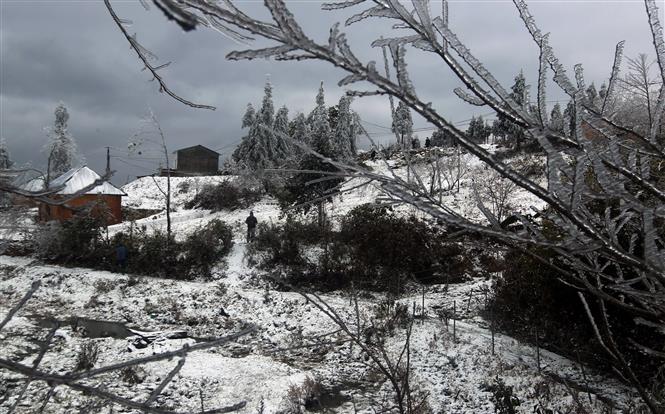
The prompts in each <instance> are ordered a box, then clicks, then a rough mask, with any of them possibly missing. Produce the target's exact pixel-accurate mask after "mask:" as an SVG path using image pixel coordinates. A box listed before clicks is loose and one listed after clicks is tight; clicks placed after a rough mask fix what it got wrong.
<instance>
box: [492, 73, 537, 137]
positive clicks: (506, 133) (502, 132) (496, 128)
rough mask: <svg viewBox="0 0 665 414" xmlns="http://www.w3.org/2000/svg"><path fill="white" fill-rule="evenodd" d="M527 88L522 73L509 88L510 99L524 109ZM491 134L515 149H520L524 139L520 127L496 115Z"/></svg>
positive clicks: (526, 101)
mask: <svg viewBox="0 0 665 414" xmlns="http://www.w3.org/2000/svg"><path fill="white" fill-rule="evenodd" d="M528 88H529V87H528V85H527V84H526V79H525V78H524V73H523V72H522V71H520V73H519V74H518V75H517V76H515V82H514V83H513V86H511V88H510V89H511V92H510V97H511V98H512V99H513V100H514V101H515V102H516V103H517V104H518V105H520V106H522V107H526V106H528ZM492 133H493V134H494V136H495V137H497V138H500V139H501V140H503V141H509V142H511V143H512V146H513V147H514V148H516V149H519V148H521V147H522V144H523V143H524V140H525V138H526V134H525V132H524V130H523V129H522V128H521V127H520V126H518V125H515V124H514V123H512V122H511V121H510V120H509V119H508V118H506V117H505V116H503V115H502V114H498V115H497V119H496V120H495V121H494V123H493V124H492Z"/></svg>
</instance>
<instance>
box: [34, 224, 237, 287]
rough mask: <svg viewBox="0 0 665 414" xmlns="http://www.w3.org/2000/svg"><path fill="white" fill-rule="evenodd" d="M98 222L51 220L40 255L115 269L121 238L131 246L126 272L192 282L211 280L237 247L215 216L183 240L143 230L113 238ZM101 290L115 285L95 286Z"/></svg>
mask: <svg viewBox="0 0 665 414" xmlns="http://www.w3.org/2000/svg"><path fill="white" fill-rule="evenodd" d="M98 225H99V222H98V221H96V220H94V219H90V218H85V217H83V218H73V219H71V220H70V221H67V222H65V223H63V224H49V225H48V226H46V227H45V230H44V231H43V232H42V234H41V236H40V237H39V239H38V244H39V246H40V248H39V250H38V251H39V252H40V255H41V257H43V258H44V259H45V260H47V261H50V262H53V263H61V264H74V265H79V266H88V267H92V268H95V269H103V270H110V271H117V270H118V266H117V264H116V259H115V257H116V256H115V255H116V252H115V249H116V247H117V246H118V244H119V243H120V242H122V243H123V244H124V245H125V247H126V248H127V253H128V255H127V256H128V261H127V268H126V269H125V270H126V271H127V272H128V273H133V274H141V275H147V276H159V277H166V278H173V279H186V280H191V279H194V278H196V277H205V278H208V277H210V276H211V270H212V268H213V266H214V265H215V264H216V263H217V262H219V261H220V260H221V259H222V258H223V257H224V256H226V255H227V254H228V253H229V251H230V250H231V247H232V246H233V232H232V230H231V227H230V226H228V225H226V224H225V223H223V222H222V221H220V220H212V221H210V222H209V223H208V224H206V225H205V226H202V227H200V228H198V229H196V230H195V231H193V232H192V233H191V234H190V235H189V236H187V237H186V238H185V240H183V241H176V240H174V239H173V238H171V239H169V238H168V237H167V235H166V234H165V233H163V232H160V231H155V232H152V233H148V232H147V231H146V229H145V228H141V229H138V230H137V229H134V228H133V227H132V228H131V229H130V232H129V233H128V234H125V233H117V234H116V235H114V236H113V238H112V239H111V240H106V239H103V238H102V237H101V228H100V227H98ZM96 288H97V289H98V291H99V293H105V291H106V290H107V289H109V288H112V287H111V286H101V285H100V286H96Z"/></svg>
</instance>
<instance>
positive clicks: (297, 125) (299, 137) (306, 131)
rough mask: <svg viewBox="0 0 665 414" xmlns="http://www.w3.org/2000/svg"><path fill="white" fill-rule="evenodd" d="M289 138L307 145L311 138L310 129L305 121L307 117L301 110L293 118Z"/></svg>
mask: <svg viewBox="0 0 665 414" xmlns="http://www.w3.org/2000/svg"><path fill="white" fill-rule="evenodd" d="M291 138H293V139H294V140H296V141H298V142H302V143H303V144H307V145H309V143H310V141H311V139H312V131H311V129H310V128H309V124H308V123H307V117H306V116H305V114H303V113H302V112H300V113H299V114H298V115H296V118H295V119H294V120H293V128H292V132H291Z"/></svg>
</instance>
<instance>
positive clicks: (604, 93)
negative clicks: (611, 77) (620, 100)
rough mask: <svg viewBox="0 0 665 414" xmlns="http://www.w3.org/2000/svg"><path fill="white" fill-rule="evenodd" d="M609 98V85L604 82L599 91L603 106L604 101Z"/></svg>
mask: <svg viewBox="0 0 665 414" xmlns="http://www.w3.org/2000/svg"><path fill="white" fill-rule="evenodd" d="M606 96H607V84H606V83H605V82H603V83H602V84H601V85H600V89H599V90H598V98H600V103H601V105H602V103H603V101H604V100H605V97H606Z"/></svg>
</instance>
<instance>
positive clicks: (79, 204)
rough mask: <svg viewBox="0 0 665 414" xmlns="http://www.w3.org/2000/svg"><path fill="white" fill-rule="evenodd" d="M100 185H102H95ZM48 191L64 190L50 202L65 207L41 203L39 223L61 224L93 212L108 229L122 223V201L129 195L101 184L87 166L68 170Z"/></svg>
mask: <svg viewBox="0 0 665 414" xmlns="http://www.w3.org/2000/svg"><path fill="white" fill-rule="evenodd" d="M97 181H100V182H99V183H97V184H96V182H97ZM49 188H53V189H56V188H61V189H60V190H59V191H57V192H56V193H54V194H52V195H50V196H49V198H50V199H52V200H53V201H55V202H62V204H60V205H53V204H47V203H39V220H40V221H51V220H58V221H61V222H62V221H65V220H68V219H70V218H71V217H72V216H74V214H76V213H77V212H79V211H83V210H85V209H90V211H91V212H92V214H94V215H96V216H98V217H102V218H103V219H104V220H105V222H106V224H107V225H110V224H117V223H122V197H123V196H126V195H127V194H125V193H124V192H123V191H122V190H120V189H119V188H118V187H116V186H114V185H113V184H111V183H109V182H108V181H101V177H100V176H99V174H97V173H96V172H94V171H93V170H91V169H90V168H88V167H86V166H83V167H78V168H74V169H71V170H69V171H68V172H66V173H64V174H63V175H61V176H60V177H58V178H56V179H55V180H53V181H51V183H50V185H49Z"/></svg>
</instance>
